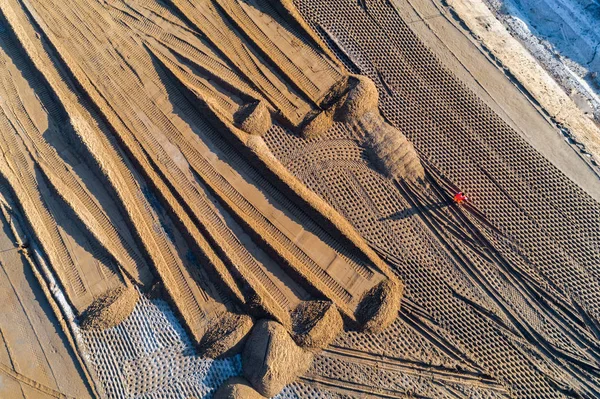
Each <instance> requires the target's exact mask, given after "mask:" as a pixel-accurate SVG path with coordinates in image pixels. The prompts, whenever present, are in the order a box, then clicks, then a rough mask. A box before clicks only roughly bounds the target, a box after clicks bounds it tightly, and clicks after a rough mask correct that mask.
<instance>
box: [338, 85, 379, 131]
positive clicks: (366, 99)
mask: <svg viewBox="0 0 600 399" xmlns="http://www.w3.org/2000/svg"><path fill="white" fill-rule="evenodd" d="M378 106H379V93H378V92H377V87H376V86H375V83H373V81H372V80H371V79H369V78H367V77H366V76H360V75H351V76H350V77H349V78H348V93H347V95H346V96H345V97H344V101H343V102H340V104H339V108H338V110H337V112H336V114H337V115H336V118H337V119H342V120H347V121H350V120H358V119H360V118H362V116H363V115H364V114H366V113H367V112H377V107H378Z"/></svg>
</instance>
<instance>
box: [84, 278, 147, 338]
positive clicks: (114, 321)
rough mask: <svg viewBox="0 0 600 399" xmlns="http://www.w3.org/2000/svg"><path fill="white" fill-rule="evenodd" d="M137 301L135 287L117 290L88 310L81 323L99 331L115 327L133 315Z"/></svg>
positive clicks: (100, 299)
mask: <svg viewBox="0 0 600 399" xmlns="http://www.w3.org/2000/svg"><path fill="white" fill-rule="evenodd" d="M137 301H138V291H137V290H136V289H135V288H134V287H133V286H131V285H129V284H128V285H126V286H122V287H118V288H115V289H114V290H112V291H111V292H109V293H108V294H106V295H104V296H102V297H100V298H98V299H96V300H95V301H94V303H92V304H91V305H90V306H89V307H88V308H87V310H86V312H85V313H84V315H83V317H82V320H81V321H80V323H81V327H82V328H86V329H92V328H93V329H97V330H105V329H107V328H111V327H114V326H116V325H118V324H119V323H121V322H122V321H123V320H125V319H126V318H127V316H129V315H130V314H131V312H132V311H133V308H134V307H135V305H136V303H137Z"/></svg>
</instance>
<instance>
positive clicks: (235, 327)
mask: <svg viewBox="0 0 600 399" xmlns="http://www.w3.org/2000/svg"><path fill="white" fill-rule="evenodd" d="M252 325H253V322H252V318H251V317H250V316H247V315H240V314H235V313H229V312H228V313H225V314H224V315H222V316H221V317H220V318H219V319H218V320H217V321H216V322H215V323H212V324H211V325H210V329H209V330H208V331H207V332H206V333H205V334H204V336H203V337H202V339H201V340H200V342H199V343H198V348H199V350H200V353H202V354H203V355H204V356H206V357H210V358H213V359H215V358H218V357H226V356H232V355H234V354H236V353H238V352H239V351H240V350H241V349H242V345H243V344H244V341H245V339H246V337H247V336H248V333H249V332H250V330H251V329H252Z"/></svg>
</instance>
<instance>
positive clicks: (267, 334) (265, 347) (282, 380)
mask: <svg viewBox="0 0 600 399" xmlns="http://www.w3.org/2000/svg"><path fill="white" fill-rule="evenodd" d="M312 359H313V355H312V353H310V352H307V351H305V350H303V349H302V348H300V347H299V346H298V345H296V343H295V342H294V340H293V339H292V337H291V336H290V335H289V334H288V332H287V331H286V329H285V327H283V326H282V325H281V324H279V323H277V322H274V321H270V320H260V321H259V322H257V323H256V325H255V326H254V328H253V329H252V332H251V334H250V337H249V338H248V341H247V342H246V346H245V347H244V351H243V353H242V367H243V372H244V376H245V377H246V378H247V379H248V381H250V383H251V384H252V386H253V387H254V389H256V390H257V391H258V392H259V393H260V394H261V395H263V396H266V397H271V396H274V395H276V394H277V393H279V391H281V390H282V389H283V387H285V386H286V385H287V384H289V383H290V382H292V381H294V380H295V379H296V378H297V377H298V376H300V375H302V374H303V373H304V372H306V370H308V368H309V367H310V364H311V362H312Z"/></svg>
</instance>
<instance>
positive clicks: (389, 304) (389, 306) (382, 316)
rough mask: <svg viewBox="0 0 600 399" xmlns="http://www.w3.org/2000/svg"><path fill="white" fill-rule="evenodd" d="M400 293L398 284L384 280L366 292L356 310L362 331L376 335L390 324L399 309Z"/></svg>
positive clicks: (400, 289)
mask: <svg viewBox="0 0 600 399" xmlns="http://www.w3.org/2000/svg"><path fill="white" fill-rule="evenodd" d="M402 291H403V289H402V285H401V284H399V283H398V282H396V281H394V280H385V281H382V282H381V283H380V284H379V285H377V286H375V287H373V288H372V289H371V290H370V291H369V292H367V294H366V295H365V296H364V297H363V299H362V301H361V302H360V305H359V306H358V309H357V310H356V319H357V320H358V321H359V323H360V324H361V325H362V330H363V331H365V332H370V333H378V332H381V331H383V330H385V329H386V328H387V327H388V326H389V325H390V324H392V322H393V321H394V319H395V318H396V316H397V315H398V311H399V309H400V300H401V299H402Z"/></svg>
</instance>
